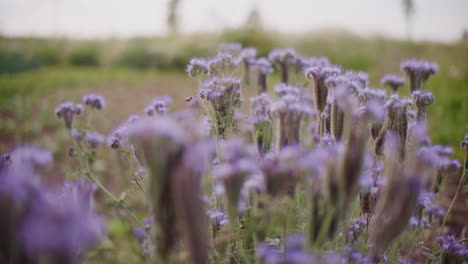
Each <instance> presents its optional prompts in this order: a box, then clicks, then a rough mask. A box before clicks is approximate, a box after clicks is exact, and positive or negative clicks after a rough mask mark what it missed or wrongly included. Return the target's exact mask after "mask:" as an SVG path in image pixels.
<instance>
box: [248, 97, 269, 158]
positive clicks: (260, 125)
mask: <svg viewBox="0 0 468 264" xmlns="http://www.w3.org/2000/svg"><path fill="white" fill-rule="evenodd" d="M250 100H251V101H252V113H251V118H250V120H251V123H252V125H253V128H254V142H255V144H256V145H257V149H258V152H259V153H260V154H262V155H263V154H265V153H267V152H269V151H270V148H271V142H272V139H273V124H272V123H273V122H272V120H271V116H270V108H271V100H270V98H269V97H268V95H267V94H265V93H262V94H260V95H258V96H256V97H253V98H251V99H250Z"/></svg>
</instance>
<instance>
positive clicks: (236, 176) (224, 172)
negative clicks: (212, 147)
mask: <svg viewBox="0 0 468 264" xmlns="http://www.w3.org/2000/svg"><path fill="white" fill-rule="evenodd" d="M221 153H222V154H221V155H222V159H223V160H222V162H221V163H220V164H218V165H216V166H215V167H214V169H213V178H215V180H216V181H217V182H218V183H221V184H222V185H223V187H224V192H225V198H226V202H227V203H226V204H227V212H228V215H229V219H230V220H231V222H232V223H235V222H236V221H235V218H236V216H237V208H238V203H239V200H240V194H241V189H242V187H243V185H244V182H245V181H246V180H247V178H248V177H250V176H251V175H253V174H255V173H256V171H257V168H258V166H257V161H256V158H255V157H256V156H255V149H254V147H253V146H252V145H249V144H246V143H244V142H243V141H242V140H241V139H239V138H234V139H231V140H229V141H226V142H222V145H221Z"/></svg>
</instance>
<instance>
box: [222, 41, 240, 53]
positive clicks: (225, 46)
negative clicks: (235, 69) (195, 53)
mask: <svg viewBox="0 0 468 264" xmlns="http://www.w3.org/2000/svg"><path fill="white" fill-rule="evenodd" d="M218 51H219V52H225V53H230V54H232V55H237V54H239V53H240V52H241V51H242V44H241V43H239V42H233V43H221V44H219V46H218Z"/></svg>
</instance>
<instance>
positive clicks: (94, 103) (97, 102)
mask: <svg viewBox="0 0 468 264" xmlns="http://www.w3.org/2000/svg"><path fill="white" fill-rule="evenodd" d="M83 102H84V103H85V104H86V105H89V106H90V107H92V108H96V109H98V110H100V109H102V108H104V106H105V105H106V101H105V100H104V97H103V96H102V95H100V94H94V93H89V94H85V95H83Z"/></svg>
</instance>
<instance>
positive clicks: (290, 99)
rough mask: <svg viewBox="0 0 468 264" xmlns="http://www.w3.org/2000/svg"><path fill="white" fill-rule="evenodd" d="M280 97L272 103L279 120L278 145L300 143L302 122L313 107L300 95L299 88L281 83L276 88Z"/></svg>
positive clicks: (280, 146) (272, 108) (274, 114)
mask: <svg viewBox="0 0 468 264" xmlns="http://www.w3.org/2000/svg"><path fill="white" fill-rule="evenodd" d="M275 91H276V92H277V94H278V95H279V96H280V99H279V100H278V101H276V102H274V103H273V104H272V105H271V113H272V115H273V116H274V117H275V118H276V119H277V122H278V129H279V131H278V137H277V139H278V147H279V148H282V147H284V146H287V145H296V144H299V138H300V127H301V122H302V120H303V118H304V117H305V116H308V115H311V114H312V108H311V107H310V106H309V104H308V103H307V102H306V101H304V100H302V98H301V97H300V96H299V93H298V88H297V87H293V86H287V85H284V84H280V85H278V86H277V87H276V88H275Z"/></svg>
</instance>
